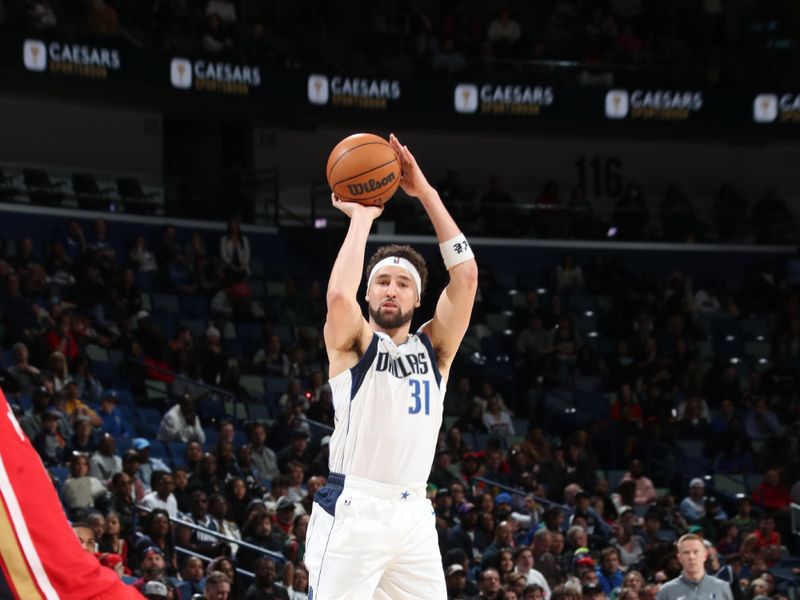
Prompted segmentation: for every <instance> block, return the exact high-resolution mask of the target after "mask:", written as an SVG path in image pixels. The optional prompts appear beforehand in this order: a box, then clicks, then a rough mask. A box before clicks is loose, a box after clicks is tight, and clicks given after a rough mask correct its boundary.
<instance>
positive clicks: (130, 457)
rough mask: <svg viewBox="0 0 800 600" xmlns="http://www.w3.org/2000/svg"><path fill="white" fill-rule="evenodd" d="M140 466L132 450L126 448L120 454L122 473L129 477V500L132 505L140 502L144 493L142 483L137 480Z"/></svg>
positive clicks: (136, 454) (140, 461)
mask: <svg viewBox="0 0 800 600" xmlns="http://www.w3.org/2000/svg"><path fill="white" fill-rule="evenodd" d="M140 464H142V459H141V458H140V457H139V453H138V452H137V451H136V450H134V449H133V448H128V449H127V450H125V452H124V453H123V454H122V472H123V473H125V474H126V475H127V476H128V477H130V480H131V499H132V500H133V501H134V503H138V502H141V500H142V498H144V496H145V493H146V488H145V485H144V482H142V481H141V480H140V479H139V478H138V474H139V465H140Z"/></svg>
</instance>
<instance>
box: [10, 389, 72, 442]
mask: <svg viewBox="0 0 800 600" xmlns="http://www.w3.org/2000/svg"><path fill="white" fill-rule="evenodd" d="M52 403H53V395H52V394H51V393H50V391H49V390H48V389H47V388H46V387H44V386H42V387H38V388H36V389H34V391H33V397H32V398H31V407H30V408H29V409H28V410H27V411H26V412H25V416H23V417H22V419H20V420H19V424H20V427H22V431H24V432H25V435H26V436H28V439H29V440H35V439H36V436H38V435H39V432H40V431H41V430H42V416H43V415H44V413H45V411H46V410H47V409H49V408H50V405H51V404H52ZM65 424H66V425H67V427H66V429H62V430H61V435H62V436H63V437H64V438H67V437H68V436H69V433H68V432H69V423H65Z"/></svg>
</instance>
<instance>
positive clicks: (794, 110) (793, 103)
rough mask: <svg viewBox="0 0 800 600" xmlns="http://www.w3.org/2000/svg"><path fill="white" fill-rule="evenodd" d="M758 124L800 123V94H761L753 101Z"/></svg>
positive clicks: (754, 116) (754, 118) (755, 119)
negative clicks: (776, 122)
mask: <svg viewBox="0 0 800 600" xmlns="http://www.w3.org/2000/svg"><path fill="white" fill-rule="evenodd" d="M753 120H754V121H755V122H756V123H774V122H775V121H778V122H780V123H800V94H783V95H781V96H778V95H777V94H759V95H758V96H756V99H755V100H754V101H753Z"/></svg>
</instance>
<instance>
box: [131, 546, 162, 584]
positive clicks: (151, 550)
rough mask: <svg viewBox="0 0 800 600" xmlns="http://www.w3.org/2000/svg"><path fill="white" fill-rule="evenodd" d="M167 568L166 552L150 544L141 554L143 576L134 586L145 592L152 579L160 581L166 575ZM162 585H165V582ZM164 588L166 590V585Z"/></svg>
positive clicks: (140, 567)
mask: <svg viewBox="0 0 800 600" xmlns="http://www.w3.org/2000/svg"><path fill="white" fill-rule="evenodd" d="M166 570H167V564H166V561H165V560H164V553H163V552H161V550H160V549H159V548H158V547H157V546H148V547H146V548H144V549H143V550H142V551H141V554H140V555H139V572H140V573H141V577H140V578H139V579H137V580H136V581H135V582H134V583H133V586H134V587H135V588H136V589H138V590H139V591H140V592H144V589H145V586H146V585H147V583H148V582H151V581H155V582H159V581H160V580H161V579H162V578H164V577H165V576H166ZM162 586H164V584H163V583H162ZM164 590H166V586H164ZM165 595H166V594H165Z"/></svg>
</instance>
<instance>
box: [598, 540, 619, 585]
mask: <svg viewBox="0 0 800 600" xmlns="http://www.w3.org/2000/svg"><path fill="white" fill-rule="evenodd" d="M619 565H620V560H619V551H618V550H617V549H616V548H605V549H604V550H603V551H602V552H601V553H600V566H599V567H598V568H597V582H598V583H599V584H600V587H601V588H602V589H603V593H604V594H605V595H606V596H611V593H612V592H613V591H614V590H616V589H617V588H619V587H620V586H621V585H622V580H623V573H622V570H621V569H620V568H619Z"/></svg>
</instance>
